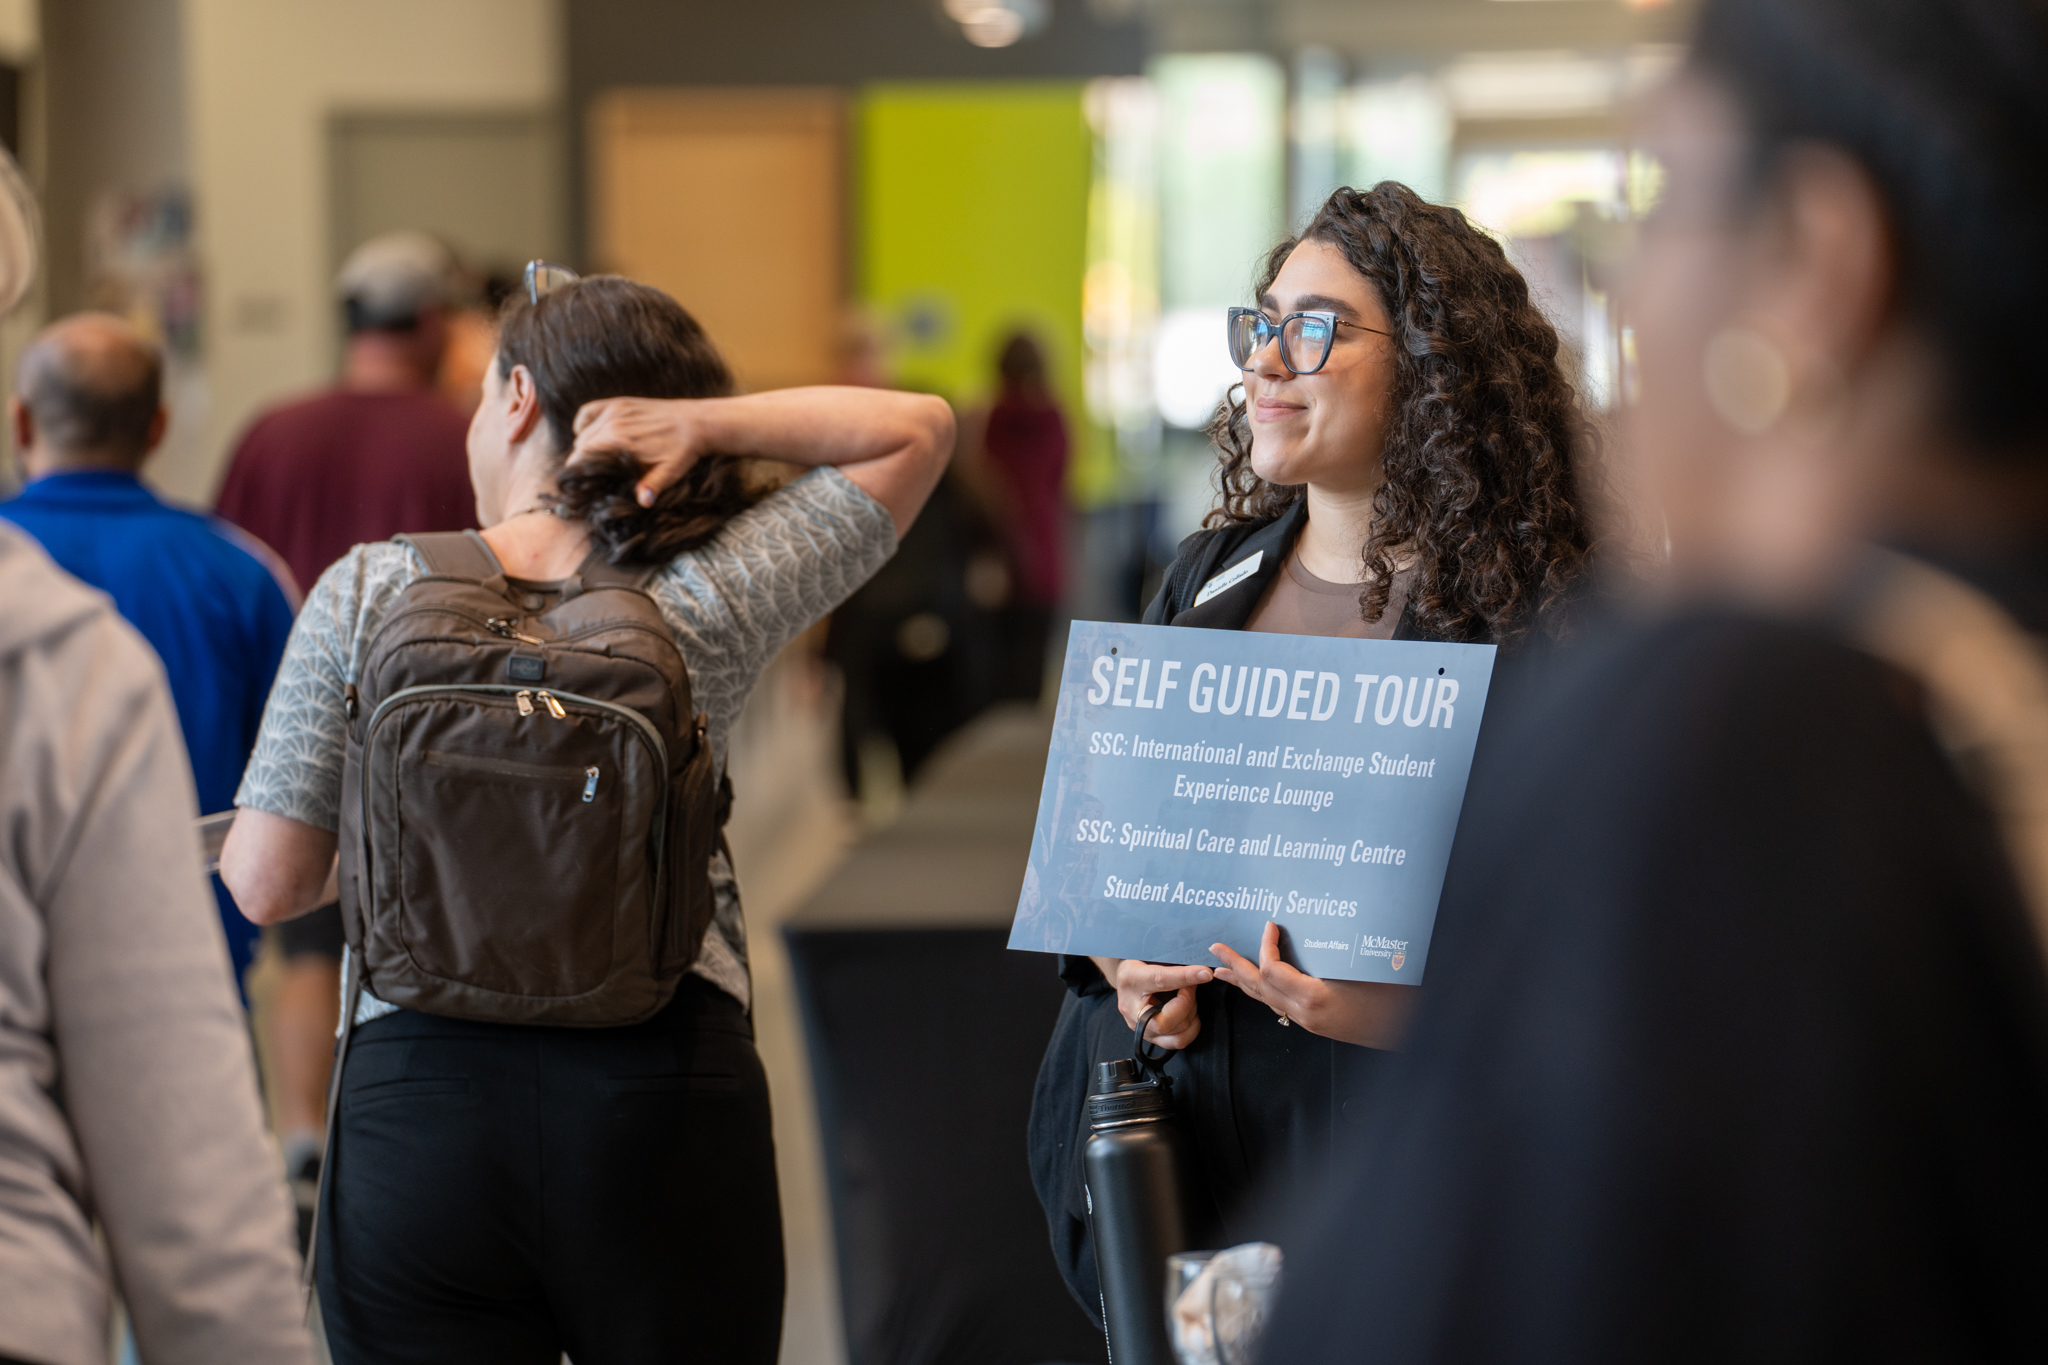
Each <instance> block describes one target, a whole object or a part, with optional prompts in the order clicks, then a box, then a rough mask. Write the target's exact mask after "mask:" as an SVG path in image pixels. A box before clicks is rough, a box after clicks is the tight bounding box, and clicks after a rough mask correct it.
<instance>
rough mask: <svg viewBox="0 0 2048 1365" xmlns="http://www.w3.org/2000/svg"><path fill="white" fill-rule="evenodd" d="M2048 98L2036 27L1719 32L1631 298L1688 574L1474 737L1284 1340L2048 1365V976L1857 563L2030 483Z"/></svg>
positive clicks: (1636, 466)
mask: <svg viewBox="0 0 2048 1365" xmlns="http://www.w3.org/2000/svg"><path fill="white" fill-rule="evenodd" d="M2044 77H2048V9H2044V7H2043V6H2041V5H2040V4H2038V3H2035V2H2034V0H1875V2H1873V0H1856V2H1852V0H1768V2H1767V0H1708V3H1706V4H1705V6H1704V7H1703V9H1702V11H1701V15H1700V19H1699V31H1698V36H1697V41H1696V44H1695V46H1694V48H1693V51H1692V55H1691V59H1690V62H1689V64H1688V66H1687V68H1686V70H1685V72H1684V74H1683V76H1682V77H1681V78H1680V79H1679V80H1678V81H1677V82H1676V83H1675V85H1674V86H1673V87H1672V88H1671V89H1670V90H1669V91H1668V92H1667V93H1666V94H1665V95H1664V96H1663V97H1662V98H1661V99H1660V100H1659V101H1658V103H1657V104H1656V105H1655V106H1654V108H1653V111H1652V113H1651V116H1650V118H1649V120H1648V127H1647V130H1646V131H1647V136H1646V138H1645V145H1646V147H1648V148H1649V149H1650V150H1651V151H1653V152H1654V154H1655V155H1656V156H1657V157H1658V158H1659V159H1660V160H1661V162H1662V164H1663V165H1664V166H1665V167H1667V168H1668V174H1669V183H1668V192H1667V196H1666V198H1665V200H1664V202H1663V204H1662V205H1661V206H1660V207H1659V209H1658V210H1657V212H1656V214H1655V215H1654V216H1653V217H1652V218H1651V220H1650V221H1649V223H1648V224H1647V225H1646V227H1645V230H1644V234H1643V241H1642V245H1641V249H1640V254H1639V256H1638V258H1637V260H1636V262H1635V266H1634V269H1633V287H1632V299H1631V313H1632V316H1633V319H1634V323H1635V326H1636V328H1637V337H1638V341H1639V346H1640V356H1641V365H1642V370H1641V383H1642V391H1641V403H1640V406H1639V408H1638V409H1637V410H1636V411H1635V413H1634V415H1633V418H1632V423H1631V425H1632V428H1633V429H1632V433H1631V435H1632V446H1633V450H1632V455H1633V461H1632V469H1631V473H1632V474H1633V476H1634V480H1635V482H1634V484H1633V487H1632V492H1633V493H1634V494H1635V495H1636V496H1638V497H1640V498H1642V499H1644V500H1645V502H1646V504H1647V505H1648V506H1650V507H1652V508H1654V509H1656V510H1658V511H1659V512H1661V513H1662V514H1663V516H1664V518H1665V519H1666V521H1667V524H1668V527H1669V545H1670V552H1669V562H1668V565H1667V566H1666V569H1665V571H1664V572H1663V573H1662V574H1661V575H1659V578H1658V580H1657V581H1656V582H1655V583H1654V585H1653V589H1654V590H1653V592H1652V594H1651V603H1650V605H1651V606H1652V608H1653V610H1652V611H1651V612H1650V613H1649V615H1648V617H1647V619H1641V620H1628V621H1621V622H1616V623H1612V624H1610V625H1609V626H1608V627H1606V628H1605V629H1604V630H1601V631H1599V632H1597V633H1596V634H1595V635H1594V636H1593V638H1591V639H1589V640H1588V641H1587V642H1586V643H1585V644H1584V645H1583V646H1582V647H1579V648H1576V649H1573V650H1571V651H1569V652H1568V653H1564V654H1561V655H1560V656H1559V657H1558V658H1557V659H1555V660H1554V661H1553V662H1552V663H1551V665H1550V666H1549V667H1548V669H1547V670H1546V673H1547V676H1546V677H1545V678H1544V679H1543V681H1542V684H1541V687H1540V689H1539V690H1538V691H1537V692H1535V693H1534V694H1532V695H1530V696H1529V697H1528V702H1527V704H1526V705H1525V706H1520V707H1513V708H1510V709H1509V710H1508V711H1505V712H1504V713H1503V714H1501V715H1500V716H1498V717H1489V720H1488V726H1489V730H1490V732H1491V740H1490V744H1489V748H1488V751H1487V753H1486V755H1485V757H1484V760H1483V763H1482V766H1481V767H1480V768H1478V769H1475V772H1474V775H1473V781H1472V788H1471V790H1472V793H1473V796H1472V799H1470V800H1468V803H1467V807H1466V812H1465V820H1464V824H1463V826H1462V827H1461V830H1460V842H1459V846H1458V848H1457V850H1456V852H1455V854H1454V856H1453V860H1452V868H1451V874H1450V878H1449V880H1448V882H1447V884H1446V887H1445V894H1444V901H1443V908H1442V911H1441V913H1440V919H1439V923H1440V925H1441V930H1440V933H1439V938H1438V950H1437V953H1436V955H1435V960H1434V961H1433V963H1432V975H1431V986H1430V990H1429V991H1428V992H1427V993H1426V994H1425V996H1424V999H1423V1004H1422V1008H1421V1010H1420V1012H1419V1014H1418V1017H1417V1019H1416V1021H1415V1024H1414V1027H1413V1029H1412V1031H1411V1044H1410V1048H1409V1050H1408V1051H1407V1052H1406V1053H1405V1054H1404V1055H1403V1057H1402V1058H1401V1059H1400V1060H1399V1061H1398V1062H1397V1063H1396V1065H1395V1066H1394V1068H1392V1071H1391V1073H1390V1075H1389V1076H1388V1077H1387V1082H1386V1086H1385V1088H1384V1090H1383V1091H1382V1093H1381V1100H1382V1103H1381V1105H1380V1107H1379V1109H1378V1111H1377V1115H1376V1118H1375V1121H1374V1123H1373V1125H1372V1127H1371V1130H1370V1131H1369V1133H1368V1134H1367V1135H1366V1138H1365V1141H1364V1142H1363V1144H1362V1145H1361V1146H1359V1147H1358V1148H1357V1149H1355V1150H1353V1151H1351V1152H1350V1153H1348V1154H1347V1157H1346V1164H1347V1165H1348V1167H1349V1169H1350V1177H1349V1180H1350V1184H1351V1189H1350V1192H1349V1193H1348V1194H1346V1195H1344V1196H1343V1197H1341V1198H1339V1199H1337V1200H1335V1201H1334V1202H1333V1204H1332V1206H1331V1207H1330V1209H1329V1210H1328V1212H1327V1215H1326V1216H1325V1217H1324V1218H1322V1219H1321V1220H1319V1221H1320V1227H1319V1229H1318V1230H1317V1231H1316V1232H1315V1233H1313V1234H1312V1235H1303V1236H1302V1237H1300V1238H1298V1239H1296V1240H1295V1242H1293V1243H1292V1244H1290V1246H1289V1269H1288V1276H1289V1281H1288V1284H1287V1287H1286V1289H1285V1290H1284V1298H1283V1302H1282V1303H1281V1305H1280V1316H1279V1319H1278V1322H1277V1324H1276V1327H1275V1330H1274V1334H1273V1337H1272V1339H1271V1340H1270V1341H1269V1342H1268V1343H1267V1349H1266V1351H1265V1354H1264V1357H1263V1358H1264V1359H1266V1360H1269V1361H1274V1362H1291V1361H1298V1360H1320V1359H1327V1358H1330V1357H1332V1356H1335V1355H1341V1356H1343V1357H1344V1358H1347V1359H1356V1358H1365V1359H1375V1360H1389V1361H1420V1360H1441V1359H1446V1358H1455V1359H1459V1360H1468V1361H1487V1360H1577V1361H1603V1360H1624V1359H1634V1358H1638V1357H1640V1355H1641V1354H1642V1352H1643V1350H1644V1349H1645V1345H1644V1344H1645V1343H1656V1346H1655V1347H1653V1348H1652V1349H1655V1350H1658V1351H1661V1352H1664V1353H1667V1354H1668V1353H1671V1352H1674V1351H1675V1352H1678V1353H1680V1354H1684V1355H1687V1356H1697V1357H1698V1358H1701V1359H1785V1360H1793V1359H1812V1358H1819V1357H1834V1356H1841V1357H1845V1358H1846V1357H1856V1358H1866V1359H1883V1360H1926V1359H1933V1358H1943V1359H1973V1360H1989V1359H2036V1358H2039V1357H2040V1356H2041V1355H2042V1354H2043V1353H2044V1351H2048V1339H2044V1338H2048V1328H2044V1325H2043V1322H2042V1319H2041V1316H2040V1314H2039V1312H2038V1299H2039V1285H2040V1283H2041V1281H2042V1279H2043V1277H2044V1275H2048V1250H2044V1245H2043V1242H2042V1239H2041V1235H2040V1233H2041V1228H2042V1227H2043V1226H2048V976H2044V971H2043V966H2042V959H2041V954H2040V952H2039V950H2038V945H2037V944H2036V942H2035V941H2034V938H2033V935H2032V933H2031V932H2030V930H2029V927H2028V924H2027V922H2026V917H2025V911H2024V905H2023V899H2022V896H2021V893H2020V890H2019V887H2018V885H2017V884H2016V881H2015V878H2014V874H2013V871H2012V869H2011V866H2010V865H2009V863H2008V861H2007V858H2006V856H2005V854H2004V850H2003V848H2002V847H2001V844H2000V841H1999V839H1998V836H1997V832H1996V830H1995V827H1994V826H1993V824H1992V821H1991V819H1990V817H1989V815H1988V814H1987V812H1986V811H1985V809H1984V807H1983V806H1982V804H1981V803H1980V802H1979V801H1978V800H1977V799H1976V798H1975V797H1974V796H1972V795H1971V794H1970V793H1969V792H1968V791H1967V790H1966V788H1965V787H1964V786H1963V784H1962V782H1961V781H1960V780H1959V776H1958V774H1957V772H1956V770H1955V768H1954V766H1953V765H1952V764H1951V763H1950V762H1949V761H1948V760H1947V759H1946V757H1945V756H1944V755H1943V753H1942V751H1941V750H1940V749H1939V748H1938V747H1937V745H1936V743H1935V740H1934V736H1933V734H1932V733H1931V730H1930V728H1929V723H1928V715H1927V711H1926V707H1925V698H1926V695H1927V693H1926V691H1925V690H1924V689H1923V688H1921V687H1920V686H1919V685H1918V684H1917V683H1916V682H1915V681H1914V680H1913V679H1911V678H1909V677H1908V676H1907V675H1905V674H1903V673H1901V672H1899V671H1897V670H1895V669H1894V668H1893V667H1891V666H1890V665H1888V664H1885V663H1882V662H1880V661H1879V660H1877V659H1876V658H1874V657H1872V656H1871V655H1869V654H1866V653H1863V652H1861V651H1860V650H1858V649H1856V648H1853V647H1851V645H1850V644H1848V643H1845V642H1844V640H1843V638H1842V636H1841V633H1840V630H1841V626H1842V623H1843V621H1844V619H1845V616H1846V617H1848V618H1849V619H1852V620H1853V619H1854V616H1855V612H1856V609H1857V607H1858V603H1859V593H1860V592H1861V590H1862V588H1863V583H1862V577H1863V575H1864V573H1865V572H1866V571H1867V566H1868V564H1869V562H1870V560H1869V546H1870V544H1871V542H1873V541H1877V540H1884V541H1891V542H1894V543H1907V544H1913V545H1917V546H1923V547H1925V546H1931V547H1938V548H1945V549H1947V550H1948V551H1950V552H1951V553H1960V554H1966V553H1967V552H1968V550H1969V547H1970V546H1971V544H1972V542H1973V541H1975V540H1976V539H1977V537H1978V536H1979V535H1980V533H1981V532H1982V531H1983V530H1986V529H1989V528H1990V527H1991V526H1992V525H1993V524H1994V523H1996V522H1998V521H2001V520H2004V519H2005V517H2004V514H2003V513H2002V512H2000V511H1998V510H1996V507H1995V504H1996V501H1997V498H1996V496H1995V493H1996V490H1998V489H2000V488H2025V487H2027V486H2030V485H2032V484H2034V483H2035V482H2036V481H2037V480H2038V479H2039V477H2040V474H2039V471H2040V469H2041V468H2042V466H2043V463H2044V461H2048V421H2044V418H2043V414H2042V409H2041V407H2040V405H2039V403H2038V402H2037V401H2035V399H2034V390H2035V385H2036V377H2037V376H2038V374H2039V373H2040V371H2041V369H2042V367H2043V365H2044V364H2048V348H2044V345H2043V342H2042V340H2041V337H2040V332H2039V326H2038V318H2039V317H2040V315H2041V313H2042V311H2043V310H2044V308H2048V258H2044V255H2043V252H2042V250H2041V246H2042V240H2041V230H2040V224H2041V223H2042V222H2043V221H2044V218H2048V187H2044V182H2043V181H2042V178H2041V176H2040V173H2039V168H2040V165H2041V163H2042V160H2043V158H2044V156H2048V102H2044V101H2043V98H2042V90H2043V89H2044V88H2048V80H2044ZM1971 506H1975V507H1979V508H1988V509H1993V510H1990V511H1989V512H1987V513H1985V514H1983V515H1982V516H1981V518H1980V517H1971V516H1958V515H1956V513H1957V510H1958V509H1959V508H1967V507H1971ZM1517 712H1519V714H1517ZM1496 722H1498V725H1497V728H1496ZM1359 1284H1370V1285H1372V1286H1373V1292H1372V1293H1371V1294H1370V1295H1361V1294H1359V1293H1357V1292H1356V1286H1358V1285H1359Z"/></svg>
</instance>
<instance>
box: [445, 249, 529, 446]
mask: <svg viewBox="0 0 2048 1365" xmlns="http://www.w3.org/2000/svg"><path fill="white" fill-rule="evenodd" d="M454 278H455V281H456V283H455V285H454V287H453V289H452V291H451V292H452V293H453V295H454V300H453V302H452V304H451V306H450V308H449V310H448V344H447V345H446V346H445V347H443V348H442V350H441V363H440V366H439V368H438V369H437V371H436V372H435V375H434V387H435V388H437V389H439V390H440V391H441V394H442V396H443V397H445V398H446V399H447V400H448V401H449V402H450V403H453V404H454V405H455V406H456V407H457V408H458V409H460V410H461V411H462V412H463V413H465V414H468V413H473V412H475V411H476V405H477V404H478V403H481V402H482V401H483V392H484V371H486V370H488V369H489V368H490V367H491V357H492V356H493V355H495V354H496V353H497V350H498V313H499V312H500V310H502V309H503V308H504V306H505V300H506V299H509V298H511V297H512V291H513V290H515V289H518V288H519V287H520V283H519V277H518V275H517V273H516V272H508V271H503V270H479V269H476V268H474V267H470V266H463V265H458V266H457V267H456V270H455V272H454Z"/></svg>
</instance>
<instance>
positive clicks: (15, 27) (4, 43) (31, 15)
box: [0, 0, 36, 62]
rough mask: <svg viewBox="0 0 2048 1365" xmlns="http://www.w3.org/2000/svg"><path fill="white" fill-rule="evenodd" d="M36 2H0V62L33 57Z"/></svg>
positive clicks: (3, 0) (13, 0)
mask: <svg viewBox="0 0 2048 1365" xmlns="http://www.w3.org/2000/svg"><path fill="white" fill-rule="evenodd" d="M35 51H36V0H0V61H10V62H19V61H24V60H26V59H28V58H30V57H33V56H34V55H35Z"/></svg>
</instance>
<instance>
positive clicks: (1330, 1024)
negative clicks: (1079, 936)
mask: <svg viewBox="0 0 2048 1365" xmlns="http://www.w3.org/2000/svg"><path fill="white" fill-rule="evenodd" d="M1209 951H1210V952H1212V953H1214V954H1216V956H1217V957H1218V958H1220V959H1221V960H1222V962H1223V965H1222V966H1221V967H1218V968H1217V969H1216V979H1217V980H1218V981H1227V982H1229V983H1230V984H1231V985H1233V986H1235V987H1237V988H1238V989H1239V990H1241V991H1243V992H1244V993H1245V994H1246V995H1249V996H1250V997H1251V998H1252V999H1254V1000H1256V1001H1258V1002H1259V1003H1260V1004H1262V1005H1264V1006H1266V1007H1267V1008H1268V1009H1270V1010H1272V1011H1273V1012H1274V1013H1275V1014H1278V1015H1280V1016H1281V1017H1282V1018H1285V1019H1288V1020H1291V1021H1292V1022H1294V1023H1297V1024H1299V1025H1301V1026H1302V1027H1303V1028H1305V1029H1307V1030H1308V1031H1309V1032H1311V1033H1320V1034H1322V1035H1323V1036H1324V1037H1325V1038H1335V1039H1336V1040H1337V1041H1338V1042H1340V1043H1356V1044H1358V1045H1359V1046H1360V1047H1378V1048H1391V1047H1396V1046H1398V1045H1399V1044H1400V1041H1401V1033H1402V1031H1403V1030H1404V1029H1405V1028H1406V1027H1407V1023H1408V1011H1409V1009H1410V1008H1411V1006H1412V1003H1413V1000H1414V996H1415V987H1413V986H1394V985H1389V984H1387V983H1385V982H1379V981H1324V980H1322V979H1321V978H1319V977H1313V976H1310V975H1308V974H1307V973H1306V972H1302V971H1298V970H1296V969H1295V968H1293V967H1291V966H1289V965H1288V964H1287V963H1286V962H1284V961H1282V960H1281V957H1280V926H1279V925H1278V924H1277V923H1274V922H1272V921H1270V920H1269V921H1267V924H1266V929H1265V932H1264V933H1263V934H1262V935H1261V936H1260V938H1259V960H1258V961H1257V962H1253V961H1252V960H1251V959H1250V958H1247V957H1244V956H1243V955H1241V954H1239V953H1237V952H1235V951H1233V950H1232V949H1231V947H1230V945H1229V944H1227V943H1216V944H1212V945H1210V948H1209ZM1180 970H1185V969H1180ZM1188 994H1189V995H1190V996H1192V995H1193V994H1194V992H1192V991H1190V992H1188ZM1117 1003H1118V1004H1119V1005H1122V1003H1123V991H1122V990H1121V988H1119V990H1118V992H1117ZM1174 1003H1175V1004H1178V1003H1179V1002H1178V1001H1175V1002H1174ZM1141 1008H1142V1007H1141ZM1171 1009H1172V1006H1168V1008H1167V1010H1165V1011H1161V1013H1160V1018H1161V1019H1164V1018H1165V1017H1166V1014H1167V1013H1168V1012H1170V1011H1171ZM1128 1017H1131V1018H1135V1017H1136V1016H1135V1015H1130V1016H1128ZM1199 1022H1200V1021H1199V1020H1198V1021H1197V1024H1198V1025H1199Z"/></svg>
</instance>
